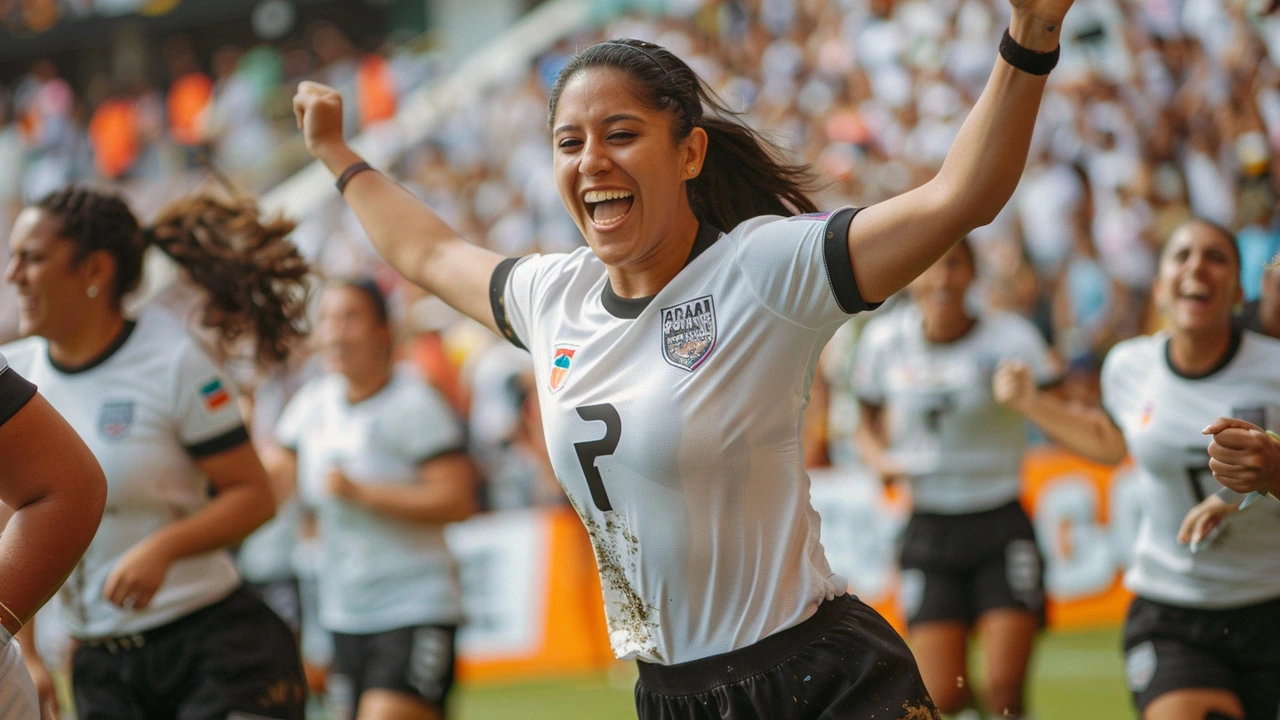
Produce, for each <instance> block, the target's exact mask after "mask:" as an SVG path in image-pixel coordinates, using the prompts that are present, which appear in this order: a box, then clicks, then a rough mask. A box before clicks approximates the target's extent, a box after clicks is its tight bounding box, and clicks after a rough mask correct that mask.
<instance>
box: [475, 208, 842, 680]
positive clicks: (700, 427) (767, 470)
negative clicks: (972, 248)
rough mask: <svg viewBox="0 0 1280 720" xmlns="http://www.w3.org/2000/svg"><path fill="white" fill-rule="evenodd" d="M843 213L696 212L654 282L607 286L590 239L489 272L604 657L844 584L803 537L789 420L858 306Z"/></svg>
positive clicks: (796, 447) (784, 620) (728, 638)
mask: <svg viewBox="0 0 1280 720" xmlns="http://www.w3.org/2000/svg"><path fill="white" fill-rule="evenodd" d="M854 212H855V211H853V210H844V211H840V212H838V213H835V214H823V215H811V216H801V217H796V218H789V219H788V218H779V217H772V216H770V217H758V218H753V219H751V220H748V221H746V222H744V223H742V224H741V225H739V226H738V227H736V228H733V229H732V230H731V231H730V232H728V233H724V234H722V233H720V232H719V231H717V230H715V229H713V228H711V227H709V226H707V225H705V224H704V225H703V226H702V227H701V228H700V229H699V232H698V237H697V240H696V242H695V243H694V247H693V252H692V253H691V256H690V258H689V261H688V263H687V265H686V266H685V267H684V269H683V270H682V271H681V272H680V273H679V274H678V275H677V276H676V277H675V278H673V279H672V280H671V281H670V282H669V283H668V284H667V285H666V286H665V287H664V288H663V289H662V290H661V292H659V293H658V294H657V295H655V296H653V297H651V298H642V299H625V298H621V297H619V296H618V295H617V294H615V293H614V292H613V288H612V286H611V285H610V283H609V278H608V275H607V273H606V270H605V266H604V265H603V264H602V263H601V262H600V260H599V259H597V258H596V257H595V256H594V255H593V254H592V253H591V252H590V250H588V249H586V248H582V249H579V250H577V251H575V252H573V253H570V254H567V255H545V256H538V255H534V256H529V257H527V258H524V259H521V260H519V261H515V260H508V261H505V262H503V263H502V264H500V265H499V267H498V269H497V270H496V271H495V272H494V278H493V294H492V298H493V301H494V303H493V304H494V314H495V317H496V320H497V323H498V327H499V328H500V329H502V330H503V332H504V334H506V335H507V337H508V338H510V339H512V340H513V341H514V342H516V343H517V344H521V345H522V346H523V347H527V348H528V349H529V350H530V352H531V353H532V355H533V361H534V373H535V378H536V380H537V386H538V397H539V400H540V402H541V412H542V420H543V426H544V428H545V430H546V442H547V448H548V450H549V452H550V456H551V462H552V465H553V467H554V469H555V472H556V476H557V478H558V479H559V481H560V484H561V485H562V486H563V487H564V490H565V492H566V493H567V494H568V496H569V499H570V500H571V501H572V502H573V505H574V507H575V508H576V509H577V511H578V514H579V516H580V517H581V518H582V521H583V523H584V524H585V525H586V528H587V531H588V533H589V535H590V537H591V541H592V544H593V546H594V550H595V556H596V563H597V566H598V569H599V572H600V579H601V584H602V586H603V593H604V601H605V613H606V618H607V621H608V627H609V637H610V642H611V644H612V646H613V650H614V653H615V654H616V655H617V656H618V657H619V658H623V659H630V658H637V659H640V660H644V661H647V662H651V663H660V664H672V663H681V662H686V661H689V660H695V659H698V658H702V657H706V656H710V655H716V654H719V653H724V652H728V651H731V650H735V649H738V648H742V647H745V646H748V645H751V644H753V643H755V642H757V641H759V640H760V639H762V638H764V637H766V636H769V635H771V634H773V633H776V632H778V631H780V630H783V629H785V628H788V627H791V626H794V625H796V624H798V623H800V622H802V621H804V620H805V619H807V618H809V617H810V616H812V615H813V613H814V612H815V610H816V609H817V607H818V605H819V603H821V602H823V601H825V600H828V599H831V598H833V597H835V596H837V595H841V594H844V593H845V592H846V591H847V590H848V582H847V581H846V580H845V579H844V578H841V577H839V576H837V575H835V574H834V573H833V572H832V571H831V568H830V566H829V565H828V564H827V559H826V556H825V554H824V552H823V549H822V546H821V544H820V543H819V541H818V529H819V518H818V514H817V513H816V512H814V510H813V508H812V507H811V506H810V504H809V478H808V475H807V474H806V473H805V470H804V457H803V451H802V443H801V437H800V427H801V414H802V412H803V410H804V408H805V406H806V405H807V404H808V401H809V387H810V385H811V384H812V382H813V378H814V374H815V372H816V368H817V363H818V355H819V353H820V352H821V350H822V348H823V346H824V345H826V343H827V341H828V340H829V339H830V338H831V336H832V334H833V333H834V332H835V331H836V329H837V328H838V327H839V326H840V324H841V323H842V322H844V321H845V320H846V319H847V318H848V317H849V314H848V313H852V312H856V311H858V310H861V309H866V306H865V305H864V303H863V302H862V300H861V298H860V297H859V295H858V291H857V287H856V285H855V283H854V278H853V272H852V269H851V266H850V263H849V251H848V243H847V232H848V231H847V228H848V220H849V218H850V217H851V216H852V214H853V213H854Z"/></svg>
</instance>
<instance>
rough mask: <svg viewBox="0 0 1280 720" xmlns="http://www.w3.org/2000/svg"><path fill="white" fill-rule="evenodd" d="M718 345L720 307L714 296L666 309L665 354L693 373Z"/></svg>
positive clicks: (664, 329)
mask: <svg viewBox="0 0 1280 720" xmlns="http://www.w3.org/2000/svg"><path fill="white" fill-rule="evenodd" d="M715 346H716V306H715V302H714V301H713V300H712V298H711V296H710V295H703V296H702V297H700V298H695V299H693V300H689V301H687V302H683V303H680V304H679V305H672V306H671V307H665V308H662V357H663V358H664V359H666V361H667V362H668V363H670V364H671V365H674V366H675V367H678V368H680V369H681V370H688V371H689V372H693V371H694V370H697V369H698V367H699V366H701V365H702V363H704V362H706V360H707V358H708V357H709V356H710V355H711V351H712V350H713V349H714V348H715Z"/></svg>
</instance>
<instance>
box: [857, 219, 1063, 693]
mask: <svg viewBox="0 0 1280 720" xmlns="http://www.w3.org/2000/svg"><path fill="white" fill-rule="evenodd" d="M975 277H976V267H975V264H974V256H973V249H972V248H971V247H970V245H969V241H968V240H967V239H965V240H961V241H960V244H959V245H957V246H956V247H954V248H952V249H951V251H950V252H948V253H947V254H946V255H943V256H942V259H941V260H939V261H938V262H937V263H936V264H934V266H933V267H931V268H929V269H928V270H926V271H925V272H924V273H923V274H921V275H920V277H918V278H916V280H915V281H914V282H912V283H911V285H910V291H911V296H912V298H913V299H914V300H915V304H914V305H912V306H909V307H906V308H904V309H902V310H900V311H897V312H893V313H890V314H888V315H885V316H882V317H877V318H874V319H873V320H871V322H869V323H868V324H867V327H866V329H865V330H864V331H863V335H862V337H861V338H860V339H859V341H858V348H857V356H856V357H855V365H854V367H855V378H854V383H853V390H854V392H855V394H856V395H857V396H858V400H859V403H860V405H861V411H862V420H861V422H860V423H859V424H858V430H857V434H856V438H855V439H856V441H857V444H858V448H859V451H860V454H861V456H862V457H863V459H864V460H865V461H866V462H867V463H868V465H870V466H871V467H872V468H874V469H875V470H876V471H877V472H878V474H879V475H880V477H881V478H883V479H884V480H885V481H886V482H892V481H893V480H895V479H904V478H905V479H909V480H910V481H911V498H912V507H913V513H912V516H911V521H910V522H909V523H908V524H907V529H906V534H905V536H904V538H903V546H902V557H901V567H902V570H903V573H902V587H901V590H900V595H901V597H902V598H903V604H904V607H903V610H904V613H905V615H906V617H907V624H908V626H909V627H910V629H911V647H912V649H913V650H914V651H915V653H916V658H917V659H918V661H919V663H920V672H921V674H922V675H924V681H925V685H926V686H927V687H928V688H929V694H930V695H932V696H933V700H934V702H936V703H937V704H938V709H939V710H941V711H942V712H945V713H956V712H960V711H961V710H963V709H964V708H966V707H967V706H968V705H969V704H970V702H971V701H972V696H971V693H970V689H969V688H970V685H969V682H968V677H969V673H968V672H967V670H966V664H967V660H966V659H967V657H968V637H969V632H970V630H972V629H973V628H975V627H976V628H977V630H978V632H979V634H980V635H981V637H982V646H983V652H984V658H985V660H986V673H985V676H986V685H985V688H986V689H985V693H984V696H983V698H982V700H983V703H982V704H983V705H985V706H986V708H987V709H988V710H989V711H990V712H992V713H994V714H995V715H997V716H1001V717H1015V718H1016V717H1021V716H1022V714H1023V712H1024V708H1023V686H1024V685H1025V681H1026V675H1027V663H1028V661H1029V660H1030V658H1031V650H1032V644H1033V643H1034V641H1035V635H1036V631H1037V630H1038V629H1039V628H1040V627H1041V626H1042V625H1043V623H1044V578H1043V575H1044V573H1043V569H1042V563H1041V558H1040V551H1039V550H1038V548H1037V546H1036V537H1035V531H1034V529H1033V528H1032V525H1031V520H1030V518H1028V517H1027V514H1026V511H1024V510H1023V509H1022V505H1021V503H1019V502H1018V496H1019V494H1020V491H1021V489H1022V483H1021V472H1022V452H1023V448H1024V446H1025V444H1026V442H1025V440H1026V428H1025V424H1024V422H1023V419H1022V418H1021V417H1020V416H1019V415H1018V414H1017V413H1015V412H1012V411H1010V410H1008V409H1007V408H1005V407H1002V406H1001V405H999V404H997V403H996V401H995V398H994V397H992V395H991V375H992V373H993V372H994V371H995V368H996V365H997V364H998V363H999V361H1000V360H1002V359H1006V358H1016V359H1019V360H1022V361H1024V362H1026V363H1027V364H1028V365H1030V366H1031V367H1032V368H1034V370H1033V373H1034V375H1035V377H1036V379H1037V380H1038V381H1039V382H1040V383H1041V384H1048V383H1050V382H1053V381H1056V380H1057V373H1056V367H1055V363H1054V360H1053V358H1052V356H1051V355H1050V353H1049V348H1048V347H1047V346H1046V345H1045V342H1044V339H1043V338H1042V337H1041V336H1040V332H1039V330H1037V329H1036V327H1035V325H1033V324H1032V323H1031V322H1030V321H1028V320H1025V319H1023V318H1022V317H1019V316H1017V315H1013V314H1011V313H1003V312H991V313H984V314H982V315H978V316H973V315H971V314H970V313H969V311H968V310H967V309H966V307H965V296H966V293H967V292H968V290H969V287H970V286H971V285H972V284H973V281H974V279H975ZM957 678H959V679H960V680H957Z"/></svg>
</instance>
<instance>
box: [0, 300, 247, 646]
mask: <svg viewBox="0 0 1280 720" xmlns="http://www.w3.org/2000/svg"><path fill="white" fill-rule="evenodd" d="M4 352H5V354H7V355H8V357H9V362H10V363H11V364H12V366H13V368H14V369H15V370H18V371H19V372H21V373H22V375H23V376H25V377H26V378H28V379H30V380H31V381H32V382H34V383H36V384H37V385H38V386H39V387H40V392H41V394H42V395H44V397H45V398H46V399H47V400H48V401H49V403H50V404H51V405H53V407H54V408H56V409H57V410H58V412H59V413H61V414H62V416H63V417H64V418H66V420H67V422H68V423H70V424H71V427H73V428H75V431H76V432H77V433H78V434H79V435H80V437H81V438H82V439H83V440H84V442H85V444H86V445H88V446H89V449H90V450H92V451H93V454H94V457H96V458H97V460H98V463H99V464H100V465H102V470H103V472H104V473H105V474H106V477H107V503H106V508H105V510H104V511H103V514H102V523H101V524H100V525H99V526H98V532H97V534H96V535H95V536H94V538H93V542H92V543H90V545H89V549H88V550H86V551H85V553H84V556H83V557H82V558H81V559H80V562H79V564H77V565H76V568H75V570H74V571H73V572H72V573H71V577H70V578H68V579H67V581H66V583H64V584H63V586H62V590H61V591H60V592H59V598H60V605H61V609H62V611H63V612H62V616H63V619H64V620H65V621H66V623H67V627H68V630H69V632H70V633H71V635H72V636H73V637H76V638H79V639H92V638H103V637H114V636H119V635H127V634H131V633H138V632H142V631H144V630H149V629H151V628H154V627H158V626H160V625H164V624H165V623H168V622H171V621H173V620H176V619H178V618H180V617H182V616H184V615H187V614H189V613H191V612H193V611H195V610H198V609H200V608H202V607H205V606H208V605H210V604H212V603H214V602H217V601H218V600H221V599H222V598H224V597H226V596H227V595H228V594H230V593H231V591H232V590H234V589H235V588H236V587H237V586H239V584H240V577H239V575H237V574H236V569H235V565H234V564H233V563H232V561H231V556H230V554H229V553H228V552H227V551H226V550H215V551H212V552H208V553H203V554H200V555H195V556H192V557H187V558H183V559H180V560H177V561H175V562H174V563H173V564H172V565H170V566H169V571H168V573H167V574H166V575H165V578H164V583H163V584H161V586H160V589H159V591H158V592H156V594H155V596H154V597H153V598H152V600H151V604H150V605H149V606H148V607H147V609H146V610H123V609H121V608H119V607H116V606H115V605H112V604H111V603H110V602H108V601H107V600H105V599H104V598H103V597H102V589H103V586H104V584H105V583H106V581H107V576H108V575H110V574H111V570H112V569H113V568H114V566H115V564H116V561H118V560H119V559H120V557H121V556H122V555H124V554H125V553H126V552H128V551H129V549H130V548H132V547H133V546H135V545H137V544H138V543H139V542H141V541H142V540H143V539H145V538H147V537H148V536H150V535H151V534H152V533H154V532H156V531H157V530H159V529H160V528H162V527H164V526H166V525H168V524H170V523H172V522H174V521H176V520H180V519H182V518H185V517H188V516H190V515H192V514H194V513H196V512H199V511H200V510H201V509H203V508H204V507H205V505H207V504H208V503H209V481H208V478H207V477H205V475H204V474H203V473H202V472H200V469H199V468H198V467H197V466H196V463H195V460H196V459H197V458H201V457H206V456H209V455H213V454H216V453H219V452H222V451H225V450H229V449H231V448H233V447H236V446H238V445H240V444H241V443H244V442H248V434H247V433H246V431H245V428H244V423H243V422H242V421H241V418H240V411H239V408H238V407H237V404H236V398H235V390H234V389H233V388H232V386H231V383H230V382H229V381H228V380H227V379H226V377H225V376H224V375H223V374H222V373H221V372H220V371H219V370H218V369H217V368H216V367H215V366H214V364H213V362H212V361H210V360H209V358H208V357H207V356H206V355H205V354H204V352H203V351H201V350H200V348H199V347H198V346H197V345H196V343H195V341H194V340H192V339H191V337H190V336H189V335H188V334H187V332H186V329H185V328H184V327H183V326H182V324H181V323H180V322H179V321H178V320H177V319H176V318H174V317H172V316H170V315H168V314H167V313H165V312H164V311H161V310H157V309H154V308H148V309H145V310H143V312H142V313H141V314H140V316H139V317H138V320H137V322H136V323H130V324H129V325H127V326H126V329H125V332H123V333H121V335H120V337H119V338H118V339H117V341H116V342H115V343H114V344H113V345H112V346H111V347H109V348H108V349H107V350H106V351H105V352H104V353H103V354H102V355H101V356H100V357H99V358H97V359H96V360H95V361H93V362H92V363H90V364H89V365H88V366H86V367H83V368H79V369H77V370H74V371H67V370H66V369H59V368H58V367H57V366H56V365H55V364H54V363H53V362H52V361H51V359H50V358H49V347H48V343H47V342H46V341H45V340H44V339H43V338H34V337H33V338H27V339H25V340H19V341H18V342H16V343H13V344H11V345H8V346H5V348H4Z"/></svg>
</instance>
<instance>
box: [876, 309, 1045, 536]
mask: <svg viewBox="0 0 1280 720" xmlns="http://www.w3.org/2000/svg"><path fill="white" fill-rule="evenodd" d="M855 353H856V354H855V361H854V371H853V374H854V377H853V391H854V394H855V395H857V397H858V399H859V401H861V402H863V403H866V404H868V405H874V406H877V407H883V408H884V409H885V419H886V422H885V428H886V432H887V434H888V436H889V453H890V456H891V457H892V458H893V459H894V460H896V461H897V462H898V463H899V464H900V466H901V467H902V469H903V471H904V472H906V473H907V475H908V476H909V477H910V478H911V499H912V504H913V506H914V508H915V510H916V511H917V512H928V513H941V514H945V515H957V514H963V513H973V512H982V511H984V510H992V509H994V508H998V507H1000V506H1002V505H1006V504H1008V503H1010V502H1013V501H1014V500H1017V499H1018V495H1019V491H1020V489H1021V486H1022V485H1021V478H1022V452H1023V449H1024V448H1025V446H1026V425H1025V422H1024V420H1023V419H1022V416H1021V415H1019V414H1018V413H1016V412H1014V411H1013V410H1010V409H1008V408H1006V407H1004V406H1003V405H1000V404H999V403H997V402H996V400H995V397H994V396H992V394H991V378H992V375H993V374H994V373H995V369H996V367H997V366H998V365H999V364H1000V362H1001V361H1002V360H1013V359H1017V360H1022V361H1024V362H1026V363H1027V365H1028V366H1029V367H1030V368H1031V371H1032V374H1033V375H1034V376H1035V378H1036V380H1037V382H1039V383H1040V384H1041V385H1045V384H1049V383H1052V382H1054V381H1056V380H1057V379H1058V377H1057V368H1056V367H1055V364H1054V363H1053V360H1052V358H1051V356H1050V354H1049V348H1048V345H1047V344H1046V343H1045V341H1044V339H1043V337H1041V335H1040V331H1039V330H1038V329H1036V326H1035V325H1033V324H1032V323H1031V322H1030V321H1028V320H1026V319H1025V318H1023V317H1021V316H1018V315H1014V314H1012V313H1006V312H987V313H984V314H982V315H980V316H979V317H978V318H977V321H976V323H975V324H974V326H973V328H972V329H970V331H969V332H968V333H966V334H965V335H964V336H963V337H960V338H958V339H956V340H954V341H952V342H949V343H931V342H929V341H928V340H927V339H925V336H924V318H923V315H922V314H921V312H920V309H919V308H918V307H917V306H916V305H914V304H912V305H908V306H906V307H903V308H902V309H900V310H895V311H894V312H891V313H889V314H888V315H883V316H881V317H877V318H874V319H872V320H871V321H870V322H869V323H867V326H866V328H865V329H864V330H863V333H862V336H861V337H860V338H859V339H858V346H857V349H856V351H855Z"/></svg>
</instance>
